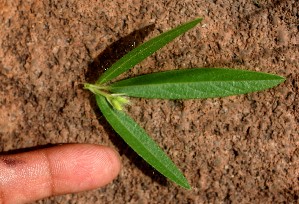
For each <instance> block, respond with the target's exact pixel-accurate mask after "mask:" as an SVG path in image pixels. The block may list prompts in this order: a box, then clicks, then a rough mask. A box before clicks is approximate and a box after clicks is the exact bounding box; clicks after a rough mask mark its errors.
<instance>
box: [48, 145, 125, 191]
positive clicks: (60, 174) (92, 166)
mask: <svg viewBox="0 0 299 204" xmlns="http://www.w3.org/2000/svg"><path fill="white" fill-rule="evenodd" d="M57 148H59V149H60V148H62V149H60V150H59V149H54V148H53V149H49V151H51V152H49V153H48V158H49V161H50V165H51V166H52V176H53V181H54V186H55V188H54V189H55V192H54V193H55V194H62V193H69V192H79V191H85V190H90V189H95V188H99V187H102V186H105V185H107V184H108V183H110V182H111V181H112V180H113V179H114V178H115V177H116V176H117V175H118V173H119V171H120V169H121V163H120V157H119V155H118V153H117V152H116V151H115V150H113V149H112V148H110V147H106V146H101V145H91V144H78V145H64V146H62V147H57Z"/></svg>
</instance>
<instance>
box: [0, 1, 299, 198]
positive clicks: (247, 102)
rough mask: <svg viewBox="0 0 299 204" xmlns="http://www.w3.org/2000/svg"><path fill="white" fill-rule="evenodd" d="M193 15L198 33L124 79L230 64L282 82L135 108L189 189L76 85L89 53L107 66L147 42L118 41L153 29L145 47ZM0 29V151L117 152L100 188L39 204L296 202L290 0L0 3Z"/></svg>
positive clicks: (295, 74) (294, 4)
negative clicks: (113, 174)
mask: <svg viewBox="0 0 299 204" xmlns="http://www.w3.org/2000/svg"><path fill="white" fill-rule="evenodd" d="M196 17H203V18H204V21H203V22H202V24H201V25H200V26H197V27H196V28H195V29H193V30H191V31H189V32H188V33H186V34H185V35H183V36H182V37H180V38H179V39H176V40H175V42H172V43H170V44H169V45H167V47H165V48H163V49H161V50H160V51H158V52H157V53H155V54H154V55H152V56H151V57H149V58H148V59H146V60H145V61H143V62H142V63H141V64H140V65H137V66H136V67H135V68H134V69H132V70H131V71H130V72H129V73H128V74H126V75H123V76H122V77H128V76H133V75H139V74H144V73H150V72H156V71H159V70H170V69H177V68H190V67H231V68H241V69H246V70H258V71H263V72H270V73H274V74H279V75H281V76H284V77H285V78H286V81H285V83H283V84H281V85H279V86H278V87H276V88H273V89H271V90H268V91H263V92H259V93H253V94H247V95H243V96H235V97H227V98H220V99H219V98H218V99H207V100H187V101H180V100H178V101H167V100H139V99H135V100H133V106H134V108H130V109H129V112H130V114H131V115H132V117H134V118H135V119H136V120H137V121H138V122H139V123H140V124H141V125H142V126H143V127H144V128H145V129H146V131H148V133H149V134H150V135H152V137H153V138H154V139H155V140H156V141H157V143H158V144H159V145H160V146H161V147H162V148H164V149H165V151H166V152H167V153H168V155H169V156H170V157H171V158H172V159H173V160H174V162H175V163H176V164H178V166H179V167H180V168H181V169H182V171H183V172H184V174H185V175H186V177H187V178H188V180H189V181H190V183H191V185H192V187H193V189H192V190H190V191H187V190H184V189H182V188H179V187H177V186H176V185H174V184H173V183H171V182H168V181H167V180H165V179H164V178H163V177H162V176H160V175H159V174H158V173H157V172H155V171H154V170H153V169H152V168H151V167H150V166H148V165H146V163H145V162H143V161H142V160H141V159H140V158H139V157H138V156H137V154H135V153H134V152H133V151H132V150H131V149H130V148H129V147H128V146H127V145H126V144H125V143H124V142H122V140H121V138H119V137H118V136H117V134H116V133H114V132H113V130H112V129H111V128H110V126H109V125H108V124H107V122H105V119H104V118H103V117H101V115H100V113H99V111H98V110H97V109H96V108H95V106H94V104H93V103H92V101H93V100H92V99H91V94H90V93H88V92H87V91H85V90H82V87H81V86H80V83H83V82H85V81H86V80H87V73H88V72H89V71H90V69H91V68H92V66H91V63H92V61H93V59H95V58H96V57H97V56H98V55H100V56H102V57H101V58H99V59H100V63H102V67H101V69H103V68H107V67H105V63H106V64H109V60H110V57H112V58H113V57H115V56H112V55H113V53H114V55H116V56H118V55H120V54H119V53H118V52H117V51H114V50H113V49H120V50H126V49H129V46H133V45H134V44H137V43H138V42H140V41H141V40H142V39H143V37H144V36H146V34H144V35H142V36H141V37H140V36H139V37H138V36H137V37H136V39H135V40H136V42H135V41H134V39H133V41H131V42H129V43H126V42H127V41H126V40H124V43H120V42H119V40H120V39H126V36H128V35H130V34H132V32H134V31H137V30H140V29H141V30H142V28H144V27H145V26H148V25H154V28H153V27H151V31H150V32H148V33H147V34H148V35H147V37H145V40H146V39H149V38H151V37H154V36H157V35H158V34H159V33H161V32H162V31H166V30H168V29H170V28H174V27H175V26H177V25H179V24H181V23H184V22H187V21H189V20H192V19H194V18H196ZM0 28H1V29H0V151H2V152H3V151H9V150H14V149H20V148H26V147H35V146H38V145H46V144H57V143H96V144H105V145H109V146H112V147H115V148H116V149H117V150H118V151H119V152H120V155H121V159H122V163H123V169H122V171H121V173H120V175H119V176H118V178H117V179H116V180H114V182H113V183H111V184H109V185H108V186H106V187H105V188H102V189H98V190H93V191H88V192H83V193H79V194H70V195H65V196H57V197H52V198H48V199H45V200H43V201H39V202H37V203H274V202H275V203H280V202H285V203H296V202H298V199H299V136H298V134H299V108H298V104H299V96H298V92H299V2H298V1H297V0H280V1H279V0H275V1H272V0H263V1H262V0H250V1H246V0H235V1H233V0H226V1H217V0H185V1H181V0H168V1H166V0H165V1H164V0H163V1H137V0H128V1H121V0H109V1H105V0H102V1H95V0H84V1H83V0H78V1H74V0H71V1H66V0H60V1H56V0H48V1H46V0H45V1H21V0H16V1H9V0H0ZM129 39H132V38H131V37H130V38H129ZM127 40H128V39H127ZM118 42H119V44H117V43H118ZM113 43H114V44H113ZM130 43H131V45H128V44H130ZM112 45H114V46H112ZM125 46H127V47H125ZM109 48H113V49H110V52H107V50H109ZM103 53H104V55H103ZM105 53H110V54H111V53H112V54H111V55H110V54H105ZM103 56H104V57H103ZM103 63H104V65H103ZM96 77H97V76H96Z"/></svg>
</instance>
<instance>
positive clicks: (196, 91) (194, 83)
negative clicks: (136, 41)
mask: <svg viewBox="0 0 299 204" xmlns="http://www.w3.org/2000/svg"><path fill="white" fill-rule="evenodd" d="M283 81H284V78H282V77H280V76H276V75H271V74H266V73H261V72H253V71H245V70H234V69H223V68H200V69H199V68H198V69H184V70H174V71H166V72H159V73H153V74H147V75H142V76H138V77H135V78H130V79H126V80H122V81H118V82H115V83H113V84H111V85H110V86H109V87H108V90H109V91H111V92H113V93H120V94H124V95H127V96H132V97H144V98H161V99H192V98H211V97H223V96H230V95H236V94H245V93H249V92H254V91H260V90H264V89H267V88H271V87H273V86H276V85H278V84H279V83H281V82H283Z"/></svg>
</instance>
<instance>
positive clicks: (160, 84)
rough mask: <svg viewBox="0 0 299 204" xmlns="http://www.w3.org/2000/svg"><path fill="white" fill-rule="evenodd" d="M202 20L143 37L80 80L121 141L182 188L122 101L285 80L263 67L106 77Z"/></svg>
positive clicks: (241, 90)
mask: <svg viewBox="0 0 299 204" xmlns="http://www.w3.org/2000/svg"><path fill="white" fill-rule="evenodd" d="M201 20H202V19H201V18H198V19H195V20H193V21H190V22H188V23H185V24H183V25H181V26H178V27H177V28H174V29H172V30H170V31H167V32H165V33H162V34H160V35H159V36H157V37H155V38H153V39H151V40H149V41H147V42H145V43H144V44H142V45H140V46H138V47H137V48H135V49H134V50H132V51H130V52H129V53H128V54H126V55H125V56H123V57H122V58H121V59H120V60H118V61H117V62H116V63H115V64H113V65H112V66H111V67H110V68H109V69H108V70H107V71H106V72H104V74H103V75H101V76H100V78H99V79H98V80H97V82H96V83H95V84H88V83H85V84H84V88H85V89H88V90H90V91H91V92H92V93H94V94H95V95H96V101H97V104H98V106H99V108H100V110H101V112H102V113H103V115H104V116H105V118H106V119H107V121H108V122H109V123H110V125H111V126H112V128H113V129H114V130H115V131H116V132H117V133H118V134H119V135H120V136H121V137H122V138H123V140H124V141H125V142H126V143H127V144H128V145H129V146H130V147H131V148H132V149H133V150H134V151H135V152H137V153H138V154H139V155H140V156H141V157H142V158H143V159H144V160H145V161H146V162H148V163H149V164H150V165H151V166H153V167H154V168H155V169H156V170H157V171H159V172H160V173H161V174H162V175H164V176H165V177H167V178H169V179H170V180H171V181H173V182H175V183H176V184H178V185H180V186H182V187H184V188H186V189H190V188H191V187H190V185H189V183H188V181H187V179H186V178H185V176H184V175H183V174H182V173H181V171H180V170H179V169H178V167H176V165H175V164H174V163H173V162H172V160H171V159H170V158H169V157H168V156H167V155H166V154H165V153H164V152H163V150H161V149H160V148H159V146H158V145H157V144H156V143H155V142H154V141H153V140H152V139H151V138H150V136H149V135H148V134H147V133H146V132H145V130H144V129H143V128H142V127H140V126H139V125H138V124H137V123H136V122H135V121H134V120H133V119H132V118H131V117H130V116H128V115H127V114H126V113H125V112H124V111H123V109H124V106H125V105H127V104H129V103H130V102H129V99H128V97H143V98H160V99H197V98H211V97H224V96H231V95H236V94H245V93H250V92H254V91H260V90H264V89H267V88H271V87H274V86H276V85H278V84H279V83H282V82H283V81H284V80H285V79H284V78H283V77H280V76H277V75H273V74H267V73H262V72H253V71H246V70H236V69H225V68H193V69H183V70H172V71H166V72H159V73H152V74H147V75H142V76H137V77H133V78H129V79H125V80H121V81H116V82H113V83H111V82H110V81H111V80H112V79H114V78H115V77H117V76H119V75H120V74H122V73H124V72H126V71H127V70H129V69H131V68H132V67H133V66H135V65H136V64H138V63H139V62H141V61H142V60H144V59H145V58H147V57H148V56H150V55H151V54H153V53H154V52H155V51H157V50H158V49H160V48H162V47H163V46H165V45H166V44H167V43H169V42H171V41H172V40H173V39H175V38H176V37H178V36H179V35H181V34H183V33H185V32H186V31H188V30H190V29H191V28H193V27H194V26H196V25H197V24H198V23H200V22H201Z"/></svg>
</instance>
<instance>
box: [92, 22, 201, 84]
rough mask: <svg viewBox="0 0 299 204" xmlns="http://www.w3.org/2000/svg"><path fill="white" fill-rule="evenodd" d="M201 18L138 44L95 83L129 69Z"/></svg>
mask: <svg viewBox="0 0 299 204" xmlns="http://www.w3.org/2000/svg"><path fill="white" fill-rule="evenodd" d="M201 20H202V19H201V18H198V19H195V20H193V21H190V22H188V23H185V24H183V25H180V26H178V27H176V28H174V29H172V30H169V31H167V32H165V33H162V34H161V35H159V36H157V37H155V38H153V39H151V40H149V41H147V42H145V43H143V44H142V45H140V46H138V47H137V48H135V49H134V50H132V51H130V52H129V53H128V54H126V55H125V56H123V57H122V58H121V59H119V60H118V61H117V62H116V63H114V64H113V65H112V66H111V67H110V68H109V69H108V70H107V71H106V72H104V73H103V74H102V75H101V76H100V78H99V79H98V81H97V82H96V83H97V84H103V83H106V82H108V81H110V80H111V79H113V78H115V77H117V76H118V75H120V74H122V73H124V72H125V71H127V70H129V69H130V68H132V67H133V66H135V65H136V64H138V63H139V62H141V61H142V60H144V59H145V58H147V57H148V56H150V55H151V54H153V53H154V52H155V51H157V50H158V49H160V48H162V47H163V46H165V45H166V44H167V43H169V42H170V41H172V40H173V39H174V38H176V37H178V36H179V35H181V34H183V33H184V32H186V31H188V30H190V29H191V28H193V27H194V26H196V25H197V24H198V23H199V22H201Z"/></svg>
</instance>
